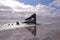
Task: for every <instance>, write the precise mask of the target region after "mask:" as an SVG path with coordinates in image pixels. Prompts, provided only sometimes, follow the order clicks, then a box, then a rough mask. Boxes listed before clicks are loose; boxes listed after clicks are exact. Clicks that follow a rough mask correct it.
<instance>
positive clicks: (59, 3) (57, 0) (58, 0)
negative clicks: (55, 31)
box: [49, 0, 60, 7]
mask: <svg viewBox="0 0 60 40" xmlns="http://www.w3.org/2000/svg"><path fill="white" fill-rule="evenodd" d="M49 6H56V7H60V0H55V1H53V2H52V3H51V4H50V5H49Z"/></svg>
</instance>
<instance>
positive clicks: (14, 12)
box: [0, 0, 60, 23]
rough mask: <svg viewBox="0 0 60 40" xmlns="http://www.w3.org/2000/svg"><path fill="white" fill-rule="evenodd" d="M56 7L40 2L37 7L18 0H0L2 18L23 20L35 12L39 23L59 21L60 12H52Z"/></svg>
mask: <svg viewBox="0 0 60 40" xmlns="http://www.w3.org/2000/svg"><path fill="white" fill-rule="evenodd" d="M54 10H55V8H53V7H51V6H46V5H42V4H38V5H36V6H35V7H34V6H32V5H25V4H24V3H20V2H18V1H17V0H1V1H0V20H22V19H25V18H27V17H29V16H30V15H32V14H33V13H36V14H37V22H39V23H54V22H59V20H60V18H59V17H60V12H59V11H57V12H56V14H52V13H51V12H52V11H54Z"/></svg>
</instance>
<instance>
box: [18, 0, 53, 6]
mask: <svg viewBox="0 0 60 40" xmlns="http://www.w3.org/2000/svg"><path fill="white" fill-rule="evenodd" d="M18 1H19V2H21V3H24V4H28V5H33V6H36V5H37V4H39V3H40V4H43V5H49V4H50V3H51V2H53V1H54V0H43V1H42V0H18Z"/></svg>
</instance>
